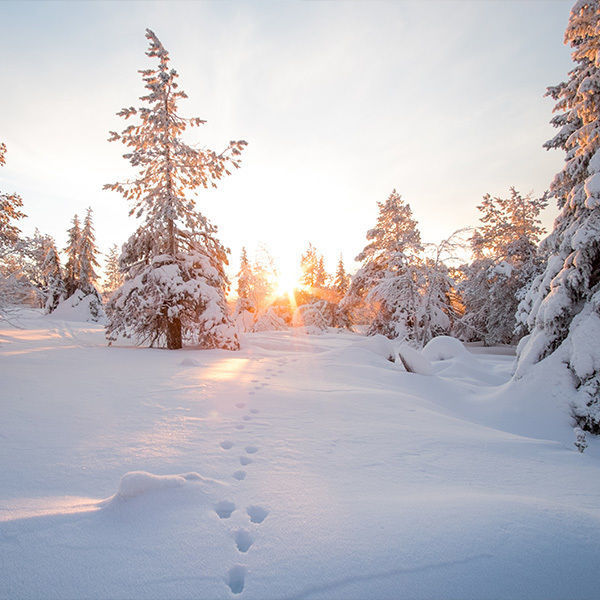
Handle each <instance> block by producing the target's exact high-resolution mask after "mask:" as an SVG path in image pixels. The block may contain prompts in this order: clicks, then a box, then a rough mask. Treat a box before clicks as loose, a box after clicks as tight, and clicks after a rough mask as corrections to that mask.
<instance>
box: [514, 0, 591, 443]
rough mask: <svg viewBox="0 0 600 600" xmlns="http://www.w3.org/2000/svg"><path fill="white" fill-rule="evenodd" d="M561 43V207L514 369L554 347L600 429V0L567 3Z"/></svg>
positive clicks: (578, 409) (586, 414) (521, 371)
mask: <svg viewBox="0 0 600 600" xmlns="http://www.w3.org/2000/svg"><path fill="white" fill-rule="evenodd" d="M565 43H568V44H570V45H571V47H572V49H573V50H572V58H573V60H574V62H575V67H574V68H573V69H572V70H571V71H570V73H569V79H568V81H566V82H563V83H561V84H559V85H558V86H555V87H550V88H548V92H547V95H549V96H551V97H552V98H553V99H554V100H555V101H556V105H555V112H556V113H558V114H557V115H556V116H555V117H554V118H553V119H552V124H553V125H554V126H555V127H558V128H559V132H558V134H557V135H556V136H555V137H554V138H552V139H551V140H550V141H548V142H547V143H546V144H545V146H546V148H559V149H562V150H564V151H565V152H566V157H565V165H564V167H563V169H562V170H561V171H560V172H559V173H558V174H557V175H556V177H555V178H554V181H553V182H552V184H551V186H550V192H551V194H552V195H553V196H554V197H555V198H556V199H557V203H558V207H559V208H560V209H561V211H560V213H559V215H558V217H557V218H556V221H555V223H554V229H553V231H552V233H551V234H550V236H549V237H548V238H547V239H546V240H544V242H543V243H542V248H543V249H544V250H545V251H546V252H547V254H548V260H547V263H546V267H545V270H544V271H543V273H541V274H540V275H539V276H538V277H537V278H536V280H535V281H534V282H533V284H532V286H531V288H530V290H529V292H528V297H527V298H526V302H525V312H526V313H527V315H526V324H527V326H528V327H529V329H530V331H531V334H530V335H529V337H528V338H527V340H526V341H525V342H523V344H521V346H520V348H519V353H518V357H517V360H518V362H517V370H516V377H517V378H519V377H521V376H523V375H525V374H526V373H528V372H529V371H530V370H531V369H532V368H533V365H535V364H537V363H539V362H540V361H544V360H545V359H549V357H550V356H552V355H555V353H558V354H557V356H558V357H560V361H561V363H563V364H566V366H567V368H568V370H569V372H570V380H571V381H573V382H574V385H575V387H576V389H577V394H576V396H577V401H576V403H575V405H574V406H573V416H574V418H575V421H576V423H577V425H579V427H581V429H584V430H587V431H590V432H593V433H600V345H599V344H598V339H600V234H599V232H600V70H599V65H600V6H599V3H598V1H597V0H583V1H582V0H580V1H578V2H576V3H575V5H574V7H573V9H572V10H571V14H570V18H569V23H568V25H567V29H566V33H565Z"/></svg>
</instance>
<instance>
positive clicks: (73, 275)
mask: <svg viewBox="0 0 600 600" xmlns="http://www.w3.org/2000/svg"><path fill="white" fill-rule="evenodd" d="M72 223H73V224H72V226H71V228H70V229H68V230H67V245H66V247H65V249H64V252H65V254H66V255H67V264H66V265H65V285H66V292H67V297H69V296H71V295H72V294H74V293H75V291H76V290H77V289H78V288H79V274H80V273H81V265H80V262H79V252H80V248H81V244H80V242H81V227H80V225H79V217H78V216H77V215H74V216H73V220H72Z"/></svg>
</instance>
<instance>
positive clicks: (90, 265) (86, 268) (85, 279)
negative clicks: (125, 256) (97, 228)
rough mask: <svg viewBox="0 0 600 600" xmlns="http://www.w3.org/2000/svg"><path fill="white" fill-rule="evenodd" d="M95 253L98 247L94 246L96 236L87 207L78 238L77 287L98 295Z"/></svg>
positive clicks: (90, 211) (90, 213) (90, 210)
mask: <svg viewBox="0 0 600 600" xmlns="http://www.w3.org/2000/svg"><path fill="white" fill-rule="evenodd" d="M97 255H98V248H97V247H96V236H95V234H94V225H93V223H92V209H91V208H88V209H87V213H86V215H85V219H84V221H83V229H82V230H81V237H80V239H79V289H80V290H81V291H82V292H84V293H85V294H96V295H98V291H97V290H96V281H97V280H98V274H97V273H96V270H95V267H99V266H100V265H99V263H98V260H97V259H96V256H97Z"/></svg>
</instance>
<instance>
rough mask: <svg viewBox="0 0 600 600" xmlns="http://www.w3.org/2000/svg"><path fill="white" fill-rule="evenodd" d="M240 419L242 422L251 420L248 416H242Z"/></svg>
mask: <svg viewBox="0 0 600 600" xmlns="http://www.w3.org/2000/svg"><path fill="white" fill-rule="evenodd" d="M242 418H243V419H244V421H250V420H252V417H251V416H250V415H244V416H243V417H242Z"/></svg>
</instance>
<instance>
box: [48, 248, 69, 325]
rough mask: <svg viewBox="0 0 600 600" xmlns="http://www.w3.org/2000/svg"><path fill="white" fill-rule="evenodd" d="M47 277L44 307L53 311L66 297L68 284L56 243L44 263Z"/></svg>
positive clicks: (49, 249) (49, 250)
mask: <svg viewBox="0 0 600 600" xmlns="http://www.w3.org/2000/svg"><path fill="white" fill-rule="evenodd" d="M43 273H44V279H45V289H44V291H45V304H44V309H45V310H46V312H47V313H51V312H52V311H53V310H54V309H55V308H56V307H57V306H58V304H59V302H62V301H63V300H64V299H65V297H66V286H65V282H64V279H63V273H62V269H61V266H60V259H59V257H58V251H57V250H56V246H55V245H54V243H52V245H51V246H50V247H49V248H48V251H47V253H46V257H45V259H44V264H43Z"/></svg>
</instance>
